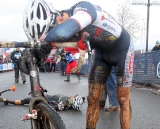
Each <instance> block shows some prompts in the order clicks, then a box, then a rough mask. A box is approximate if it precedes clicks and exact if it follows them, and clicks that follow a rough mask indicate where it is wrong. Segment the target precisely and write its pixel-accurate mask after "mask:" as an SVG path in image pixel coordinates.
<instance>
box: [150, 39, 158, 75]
mask: <svg viewBox="0 0 160 129" xmlns="http://www.w3.org/2000/svg"><path fill="white" fill-rule="evenodd" d="M159 50H160V42H159V41H158V40H157V41H156V44H155V46H154V47H153V48H152V50H151V51H152V59H153V65H154V76H157V64H158V63H159V60H157V58H156V56H155V54H154V53H153V52H155V51H159Z"/></svg>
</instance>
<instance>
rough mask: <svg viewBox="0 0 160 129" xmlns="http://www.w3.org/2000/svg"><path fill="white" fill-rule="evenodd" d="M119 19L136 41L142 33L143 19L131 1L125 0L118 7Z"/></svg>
mask: <svg viewBox="0 0 160 129" xmlns="http://www.w3.org/2000/svg"><path fill="white" fill-rule="evenodd" d="M117 14H118V19H117V21H118V22H119V24H121V25H122V26H123V27H124V28H125V29H126V30H127V31H128V32H129V34H130V35H131V37H132V38H133V40H134V41H136V40H137V39H138V38H139V37H138V36H137V35H139V36H140V33H141V28H142V27H141V21H140V18H139V15H138V14H136V13H135V12H133V10H132V8H131V3H130V1H129V0H125V1H124V2H123V3H122V4H121V5H119V7H118V9H117Z"/></svg>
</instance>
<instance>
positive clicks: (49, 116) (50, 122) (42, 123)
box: [36, 102, 66, 129]
mask: <svg viewBox="0 0 160 129" xmlns="http://www.w3.org/2000/svg"><path fill="white" fill-rule="evenodd" d="M36 110H37V111H38V117H37V119H36V124H37V127H38V129H66V127H65V125H64V123H63V121H62V119H61V117H60V116H59V114H58V113H57V112H56V110H55V109H53V108H52V107H51V106H50V105H49V104H47V103H44V102H42V103H39V104H38V105H37V106H36Z"/></svg>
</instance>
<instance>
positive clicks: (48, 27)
mask: <svg viewBox="0 0 160 129" xmlns="http://www.w3.org/2000/svg"><path fill="white" fill-rule="evenodd" d="M33 2H34V3H33ZM106 8H107V7H106ZM46 10H47V11H46ZM41 13H42V14H41ZM33 14H37V15H33ZM38 14H39V15H38ZM41 16H43V18H41ZM44 16H45V17H44ZM30 17H32V18H30ZM43 19H44V20H45V21H47V19H48V21H47V22H43ZM32 28H34V29H32ZM37 28H38V29H37ZM41 28H44V29H41ZM24 30H25V33H26V35H27V37H28V38H29V40H30V41H35V42H42V43H43V42H47V43H48V46H50V47H48V46H46V47H43V48H42V50H45V53H46V54H48V53H49V52H50V50H51V49H52V47H54V46H55V43H58V42H61V43H62V44H63V42H66V41H70V40H72V38H73V37H74V38H75V37H76V38H75V39H76V41H77V46H78V48H79V49H81V50H86V45H85V44H84V42H83V40H82V39H81V37H82V36H83V35H84V33H85V32H87V33H89V34H90V45H91V48H92V49H94V50H95V58H94V61H93V65H92V68H91V70H90V73H89V93H88V108H87V117H86V118H87V122H86V124H87V125H86V128H87V129H95V128H96V124H97V121H98V118H99V101H100V98H101V94H102V91H103V90H104V86H105V83H106V81H107V78H108V76H109V74H110V72H111V69H112V66H115V68H116V75H117V96H118V100H119V105H120V125H121V128H122V129H129V128H130V120H131V105H130V87H131V85H132V76H133V58H134V48H133V42H132V40H131V37H130V35H129V33H128V32H127V31H126V30H125V29H124V28H123V27H122V26H121V25H120V24H119V23H117V22H116V21H115V20H114V18H113V17H112V16H111V15H110V14H108V13H107V12H106V11H104V10H103V9H102V8H101V7H100V6H97V5H94V4H92V3H90V2H87V1H82V2H79V3H77V4H75V5H73V6H72V7H71V8H70V9H68V10H62V11H61V12H60V11H57V10H55V9H54V8H53V7H52V6H51V4H49V3H46V2H45V1H44V0H36V1H31V2H30V4H29V5H28V7H27V9H26V11H25V15H24ZM59 44H60V43H59ZM38 52H39V54H37V56H38V57H39V56H40V55H44V51H42V54H41V51H38ZM42 60H43V58H42ZM26 61H27V57H26V58H22V60H21V61H20V62H21V63H20V65H21V66H20V67H21V69H22V70H23V71H25V72H26V73H29V72H28V69H27V66H25V65H24V63H26ZM37 61H39V62H42V61H41V58H38V60H37Z"/></svg>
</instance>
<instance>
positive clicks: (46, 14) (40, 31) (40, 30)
mask: <svg viewBox="0 0 160 129" xmlns="http://www.w3.org/2000/svg"><path fill="white" fill-rule="evenodd" d="M60 15H61V14H60V12H59V11H57V10H55V9H54V7H53V6H52V5H51V4H50V3H46V2H45V1H44V0H30V2H29V4H28V5H27V7H26V10H25V12H24V19H23V28H24V31H25V33H26V35H27V37H28V39H29V40H30V41H34V42H41V41H43V40H44V38H45V36H46V34H47V33H48V31H49V30H50V29H51V28H53V27H54V26H55V25H56V24H57V23H56V18H57V16H60Z"/></svg>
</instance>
